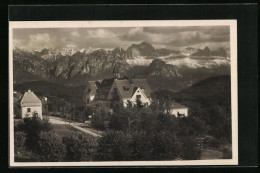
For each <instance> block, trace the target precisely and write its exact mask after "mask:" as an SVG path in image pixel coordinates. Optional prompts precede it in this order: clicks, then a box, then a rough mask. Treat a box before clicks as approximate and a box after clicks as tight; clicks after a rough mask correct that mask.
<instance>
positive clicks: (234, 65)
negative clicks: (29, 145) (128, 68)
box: [9, 20, 238, 167]
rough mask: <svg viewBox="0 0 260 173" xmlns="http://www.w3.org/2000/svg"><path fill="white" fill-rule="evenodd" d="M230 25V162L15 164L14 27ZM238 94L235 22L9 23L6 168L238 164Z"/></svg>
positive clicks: (224, 160) (225, 160)
mask: <svg viewBox="0 0 260 173" xmlns="http://www.w3.org/2000/svg"><path fill="white" fill-rule="evenodd" d="M222 25H228V26H230V59H231V107H232V109H231V112H232V156H233V157H232V159H223V160H188V161H108V162H14V141H13V138H14V120H13V51H12V50H13V47H12V46H13V44H12V43H13V42H12V41H13V29H14V28H98V27H159V26H160V27H161V26H222ZM237 95H238V91H237V21H236V20H149V21H147V20H139V21H22V22H14V21H10V22H9V147H10V148H9V152H10V153H9V154H10V155H9V156H10V157H9V159H10V160H9V165H10V166H11V167H20V166H23V167H33V166H177V165H178V166H179V165H183V166H184V165H185V166H192V165H238V96H237Z"/></svg>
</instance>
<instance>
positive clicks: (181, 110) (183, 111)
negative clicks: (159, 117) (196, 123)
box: [164, 108, 188, 117]
mask: <svg viewBox="0 0 260 173" xmlns="http://www.w3.org/2000/svg"><path fill="white" fill-rule="evenodd" d="M164 113H167V110H165V111H164ZM168 113H169V114H170V115H174V116H175V117H178V114H182V116H184V117H187V116H188V108H179V109H177V108H176V109H170V110H169V112H168Z"/></svg>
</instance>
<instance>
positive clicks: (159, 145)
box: [152, 131, 182, 160]
mask: <svg viewBox="0 0 260 173" xmlns="http://www.w3.org/2000/svg"><path fill="white" fill-rule="evenodd" d="M152 145H153V156H154V158H153V159H154V160H175V159H177V158H180V157H181V156H182V143H181V141H180V139H179V138H178V137H177V136H176V134H175V133H174V132H171V131H161V132H155V133H154V136H153V140H152Z"/></svg>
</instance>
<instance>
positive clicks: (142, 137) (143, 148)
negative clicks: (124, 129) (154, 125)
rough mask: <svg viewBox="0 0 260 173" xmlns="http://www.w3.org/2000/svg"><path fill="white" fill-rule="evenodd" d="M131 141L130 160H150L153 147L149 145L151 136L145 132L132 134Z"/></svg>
mask: <svg viewBox="0 0 260 173" xmlns="http://www.w3.org/2000/svg"><path fill="white" fill-rule="evenodd" d="M132 135H133V140H132V142H131V148H133V151H132V159H133V160H142V161H145V160H151V159H152V158H154V157H155V156H156V155H153V154H154V153H153V146H152V145H151V141H152V137H153V136H152V134H151V133H147V132H145V131H142V132H133V134H132Z"/></svg>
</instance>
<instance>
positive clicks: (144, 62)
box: [126, 56, 153, 66]
mask: <svg viewBox="0 0 260 173" xmlns="http://www.w3.org/2000/svg"><path fill="white" fill-rule="evenodd" d="M152 61H153V59H147V58H146V57H143V56H138V57H136V58H134V59H127V60H126V62H127V63H128V64H129V65H130V66H149V65H150V64H151V62H152Z"/></svg>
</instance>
